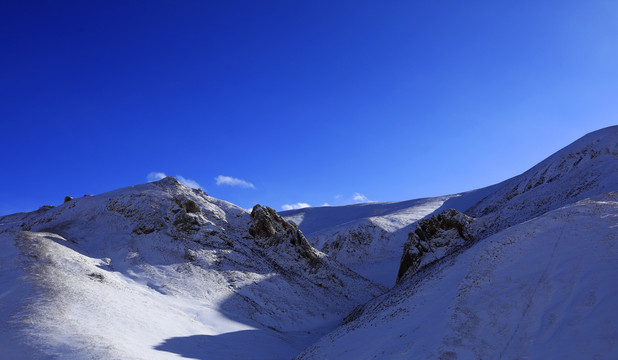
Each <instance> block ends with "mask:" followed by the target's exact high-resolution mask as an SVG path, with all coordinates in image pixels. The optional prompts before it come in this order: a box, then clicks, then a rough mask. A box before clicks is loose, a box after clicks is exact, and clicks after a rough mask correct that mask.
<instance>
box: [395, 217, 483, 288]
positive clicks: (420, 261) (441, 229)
mask: <svg viewBox="0 0 618 360" xmlns="http://www.w3.org/2000/svg"><path fill="white" fill-rule="evenodd" d="M472 221H474V219H473V218H471V217H469V216H467V215H465V214H463V213H460V212H459V211H457V210H454V209H449V210H445V211H443V212H441V213H440V214H438V215H437V216H432V217H430V218H427V219H423V220H421V221H419V222H418V224H417V226H416V229H414V231H412V232H411V233H410V234H409V235H408V241H406V243H405V245H404V249H403V256H402V257H401V263H400V266H399V272H398V274H397V282H399V281H400V280H401V279H402V278H403V277H404V275H406V274H413V273H415V272H417V271H418V270H419V269H420V268H421V267H423V266H425V265H427V264H429V263H431V262H433V261H435V260H438V259H441V258H443V257H445V256H446V255H449V254H451V253H453V252H454V251H455V250H457V249H459V248H460V247H461V246H463V245H464V244H465V243H466V242H468V241H470V240H472V239H473V236H472V234H471V231H470V228H469V225H470V224H471V223H472Z"/></svg>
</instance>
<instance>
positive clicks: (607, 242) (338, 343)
mask: <svg viewBox="0 0 618 360" xmlns="http://www.w3.org/2000/svg"><path fill="white" fill-rule="evenodd" d="M616 229H618V193H617V192H614V193H612V194H608V195H606V196H602V197H598V198H595V199H592V200H583V201H580V202H578V203H576V204H574V205H571V206H566V207H564V208H561V209H558V210H555V211H553V212H550V213H547V214H545V215H543V216H541V217H539V218H537V219H534V220H531V221H529V222H526V223H523V224H519V225H516V226H513V227H512V228H509V229H507V230H504V231H502V232H499V233H497V234H495V235H493V236H491V237H490V238H487V239H485V240H483V241H481V242H479V243H477V244H476V245H475V246H473V247H472V248H470V249H468V250H467V251H465V252H462V253H460V254H458V255H456V256H455V255H452V256H450V257H447V258H445V259H443V260H442V261H441V262H439V263H438V264H436V265H435V266H434V267H431V268H429V269H427V270H426V271H422V272H420V273H417V274H416V275H415V276H414V277H413V278H412V279H409V281H407V282H405V283H404V284H403V285H401V286H398V287H396V288H395V289H394V290H392V291H391V292H389V293H388V294H386V295H383V296H381V297H379V298H377V299H376V300H374V301H372V302H370V303H368V304H367V305H365V306H363V308H362V310H360V311H359V312H361V314H360V315H358V314H357V315H356V318H355V319H354V320H353V321H351V322H349V323H347V324H345V325H343V326H341V327H340V328H338V329H337V330H336V331H334V332H333V333H331V334H329V335H327V336H326V337H324V338H322V339H321V340H320V341H319V342H318V343H317V344H315V345H313V346H312V347H310V348H309V349H307V350H306V351H305V352H304V353H303V354H302V355H301V356H299V359H373V358H389V359H393V358H397V359H408V358H417V359H488V358H495V359H498V358H503V359H514V358H535V359H537V358H538V359H548V358H552V359H578V358H581V357H582V355H584V354H585V357H586V358H591V359H593V358H598V359H609V358H616V357H618V343H617V342H616V339H618V313H616V311H615V304H616V303H617V302H618V288H617V287H616V284H618V273H617V272H616V264H617V263H618V248H617V241H618V239H617V234H618V231H617V230H616Z"/></svg>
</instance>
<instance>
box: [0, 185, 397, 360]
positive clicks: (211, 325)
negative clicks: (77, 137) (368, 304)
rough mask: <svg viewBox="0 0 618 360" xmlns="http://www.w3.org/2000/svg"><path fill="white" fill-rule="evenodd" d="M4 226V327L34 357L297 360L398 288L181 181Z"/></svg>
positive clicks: (75, 203) (13, 219)
mask: <svg viewBox="0 0 618 360" xmlns="http://www.w3.org/2000/svg"><path fill="white" fill-rule="evenodd" d="M280 220H281V221H282V219H280ZM276 221H277V219H274V220H273V222H272V224H271V223H267V224H266V225H273V226H274V227H275V228H276V229H280V228H283V227H284V225H285V224H284V223H283V222H281V223H276ZM0 224H2V225H0V226H2V227H3V228H4V229H5V230H4V231H3V232H2V234H1V236H2V238H1V239H2V247H3V249H2V250H3V251H2V254H3V257H6V258H7V259H6V262H5V261H4V260H5V259H3V262H2V267H1V268H0V279H2V283H3V285H5V286H4V287H3V289H8V290H4V291H3V294H2V295H3V297H2V299H0V301H2V313H1V314H2V320H3V324H2V327H1V328H2V330H3V333H6V335H15V334H19V336H16V337H15V336H13V337H12V340H8V339H7V337H3V344H8V343H10V341H14V340H15V339H16V338H17V339H18V340H19V346H23V347H24V349H25V350H23V352H22V353H21V354H20V355H22V356H21V358H32V357H36V356H41V357H43V358H46V357H57V358H63V359H65V358H76V359H77V358H80V359H81V358H89V357H91V358H108V359H109V358H112V359H127V358H130V359H159V358H160V359H164V358H172V357H178V356H187V357H194V358H213V357H214V358H237V359H242V358H247V357H251V358H259V359H273V358H277V359H286V358H291V357H293V356H294V355H296V354H297V353H299V352H300V351H301V350H302V349H303V348H304V347H306V346H307V345H309V344H310V343H311V342H312V341H313V340H315V339H316V337H319V336H321V335H323V334H324V333H325V332H326V331H329V330H332V329H333V328H334V327H335V326H336V325H337V324H338V323H339V322H340V321H341V319H342V317H343V316H344V315H345V314H346V313H347V312H349V311H351V310H352V309H353V308H354V307H355V306H357V305H358V304H360V303H363V302H365V301H368V300H370V299H371V298H372V297H374V296H376V295H379V294H381V293H383V292H384V291H385V289H384V288H382V287H381V286H380V285H376V284H373V283H372V282H370V281H368V280H366V279H364V278H362V277H360V276H359V275H357V274H356V273H354V272H352V271H351V270H349V269H347V268H346V267H344V266H343V265H340V264H338V263H336V262H333V261H330V260H329V259H328V258H327V257H326V256H325V255H324V254H322V253H319V252H318V251H316V250H315V249H312V248H310V247H309V245H308V244H303V243H302V240H304V237H294V236H295V235H296V234H294V233H293V230H294V228H293V227H290V228H289V229H288V230H287V232H281V233H276V234H274V235H273V236H272V237H270V238H261V237H260V236H252V235H251V234H250V229H251V228H252V226H255V225H259V224H258V223H257V222H256V221H255V219H252V217H251V215H250V214H249V213H247V212H246V211H245V210H243V209H241V208H239V207H236V206H234V205H232V204H229V203H226V202H223V201H221V200H217V199H214V198H211V197H208V196H206V195H205V194H203V193H202V192H200V191H196V190H193V189H190V188H188V187H186V186H184V185H181V184H180V183H178V182H177V181H176V180H174V179H173V178H166V179H163V180H161V181H159V182H156V183H149V184H144V185H139V186H135V187H130V188H125V189H120V190H117V191H113V192H110V193H106V194H102V195H98V196H89V197H83V198H79V199H73V200H71V201H69V202H67V203H65V204H63V205H61V206H59V207H56V208H45V209H42V210H40V211H38V212H36V213H31V214H22V215H21V216H20V215H19V214H18V215H14V216H10V217H5V218H2V221H0ZM262 225H264V224H262ZM16 228H17V229H19V230H17V229H16ZM296 231H297V230H296ZM299 234H300V233H299ZM300 236H302V235H300ZM292 241H296V243H295V244H293V243H292ZM304 241H305V242H306V240H304ZM303 246H305V247H303ZM307 249H308V250H307ZM5 264H6V266H5ZM15 265H17V266H15ZM24 293H28V294H33V295H34V296H29V297H24V296H23V295H24ZM9 329H10V330H9ZM239 344H242V346H239ZM7 346H8V345H7ZM32 349H36V350H37V351H36V352H33V351H29V350H32ZM200 349H202V350H203V351H202V350H200ZM26 350H28V351H26ZM15 356H16V357H14V358H20V356H17V355H15Z"/></svg>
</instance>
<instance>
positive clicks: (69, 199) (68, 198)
mask: <svg viewBox="0 0 618 360" xmlns="http://www.w3.org/2000/svg"><path fill="white" fill-rule="evenodd" d="M71 200H73V198H72V197H70V196H69V195H67V196H65V197H64V202H69V201H71Z"/></svg>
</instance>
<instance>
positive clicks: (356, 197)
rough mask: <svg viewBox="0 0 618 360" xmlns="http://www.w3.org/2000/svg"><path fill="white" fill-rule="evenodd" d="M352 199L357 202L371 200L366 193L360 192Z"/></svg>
mask: <svg viewBox="0 0 618 360" xmlns="http://www.w3.org/2000/svg"><path fill="white" fill-rule="evenodd" d="M352 200H354V201H356V202H369V199H368V198H367V197H366V196H365V195H363V194H360V193H354V196H353V197H352Z"/></svg>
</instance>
